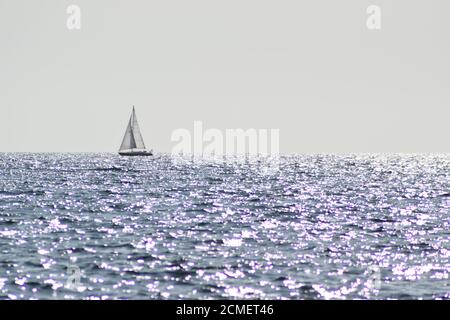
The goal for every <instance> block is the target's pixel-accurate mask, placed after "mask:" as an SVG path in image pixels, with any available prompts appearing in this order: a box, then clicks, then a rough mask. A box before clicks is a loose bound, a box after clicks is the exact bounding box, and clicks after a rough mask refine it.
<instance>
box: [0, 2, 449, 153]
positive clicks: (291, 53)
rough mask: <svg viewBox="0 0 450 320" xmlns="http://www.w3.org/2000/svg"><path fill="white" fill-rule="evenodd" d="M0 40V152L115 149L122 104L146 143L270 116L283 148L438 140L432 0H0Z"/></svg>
mask: <svg viewBox="0 0 450 320" xmlns="http://www.w3.org/2000/svg"><path fill="white" fill-rule="evenodd" d="M70 4H76V5H78V6H79V7H80V8H81V30H76V31H74V30H72V31H70V30H68V29H67V27H66V20H67V18H68V14H67V13H66V9H67V7H68V6H69V5H70ZM371 4H375V5H378V6H380V7H381V9H382V25H381V30H378V31H370V30H368V29H367V27H366V19H367V14H366V8H367V7H368V6H369V5H371ZM0 40H1V42H0V151H33V152H35V151H55V152H83V151H89V152H91V151H93V152H96V151H98V152H105V151H111V152H115V151H117V149H118V148H119V146H120V143H121V140H122V136H123V133H124V131H125V127H126V124H127V121H128V118H129V115H130V112H131V106H132V105H133V104H134V105H135V106H136V112H137V116H138V119H139V121H140V126H141V130H142V134H143V136H144V140H145V142H146V144H147V146H148V147H151V148H153V149H155V150H156V151H158V152H170V150H171V148H172V147H173V146H174V145H175V143H173V142H171V141H170V136H171V133H172V132H173V130H175V129H178V128H187V129H190V130H192V128H193V121H194V120H201V121H203V123H204V127H205V128H219V129H222V130H224V129H226V128H244V129H246V128H255V129H259V128H261V129H270V128H278V129H280V150H281V152H283V153H291V152H298V153H313V152H450V147H449V146H450V143H449V140H450V126H449V119H450V1H448V0H427V1H425V0H394V1H393V0H371V1H365V0H342V1H334V0H327V1H322V0H314V1H313V0H310V1H300V0H292V1H286V0H271V1H266V0H251V1H250V0H201V1H199V0H164V1H162V0H158V1H149V0H142V1H137V0H127V1H124V0H120V1H119V0H114V1H113V0H95V1H92V0H89V1H88V0H84V1H82V0H71V1H64V0H33V1H32V0H27V1H23V0H0Z"/></svg>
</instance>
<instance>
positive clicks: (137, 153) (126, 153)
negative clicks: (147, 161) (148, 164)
mask: <svg viewBox="0 0 450 320" xmlns="http://www.w3.org/2000/svg"><path fill="white" fill-rule="evenodd" d="M119 155H121V156H127V157H149V156H153V152H151V151H124V152H121V151H119Z"/></svg>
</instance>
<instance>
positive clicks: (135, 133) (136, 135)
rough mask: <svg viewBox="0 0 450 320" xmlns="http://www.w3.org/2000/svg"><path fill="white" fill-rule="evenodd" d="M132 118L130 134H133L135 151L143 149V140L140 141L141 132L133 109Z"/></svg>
mask: <svg viewBox="0 0 450 320" xmlns="http://www.w3.org/2000/svg"><path fill="white" fill-rule="evenodd" d="M132 118H133V122H132V132H133V137H134V143H135V145H136V148H137V149H145V144H144V139H142V135H141V130H139V124H138V122H137V118H136V112H135V111H134V107H133V113H132ZM130 120H131V119H130Z"/></svg>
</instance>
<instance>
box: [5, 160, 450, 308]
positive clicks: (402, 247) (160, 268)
mask: <svg viewBox="0 0 450 320" xmlns="http://www.w3.org/2000/svg"><path fill="white" fill-rule="evenodd" d="M449 164H450V155H448V154H447V155H446V154H443V155H375V154H374V155H302V156H300V155H299V156H282V157H281V159H280V161H279V163H277V168H278V169H279V170H271V171H269V172H265V171H264V170H262V169H263V168H262V167H263V166H262V165H261V164H258V163H257V162H255V161H250V162H242V161H229V162H226V163H220V162H199V161H194V162H192V161H191V162H190V161H185V162H183V161H181V162H180V161H174V159H173V158H171V157H170V156H168V155H158V156H156V157H155V158H149V157H146V158H125V157H119V156H116V155H113V154H0V298H1V299H238V298H243V299H391V298H392V299H409V298H412V299H419V298H423V299H448V298H450V279H449V273H450V244H449V239H450V180H449V179H450V175H449V168H450V167H449ZM272 169H273V168H272Z"/></svg>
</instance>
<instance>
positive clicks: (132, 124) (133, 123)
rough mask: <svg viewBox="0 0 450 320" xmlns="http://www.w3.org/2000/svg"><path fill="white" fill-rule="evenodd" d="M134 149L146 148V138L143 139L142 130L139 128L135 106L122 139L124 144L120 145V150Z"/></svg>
mask: <svg viewBox="0 0 450 320" xmlns="http://www.w3.org/2000/svg"><path fill="white" fill-rule="evenodd" d="M133 149H140V150H144V149H145V144H144V140H143V139H142V135H141V131H140V130H139V124H138V122H137V119H136V112H135V111H134V107H133V112H132V113H131V117H130V121H129V122H128V126H127V129H126V131H125V135H124V137H123V140H122V144H121V145H120V151H123V150H133Z"/></svg>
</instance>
